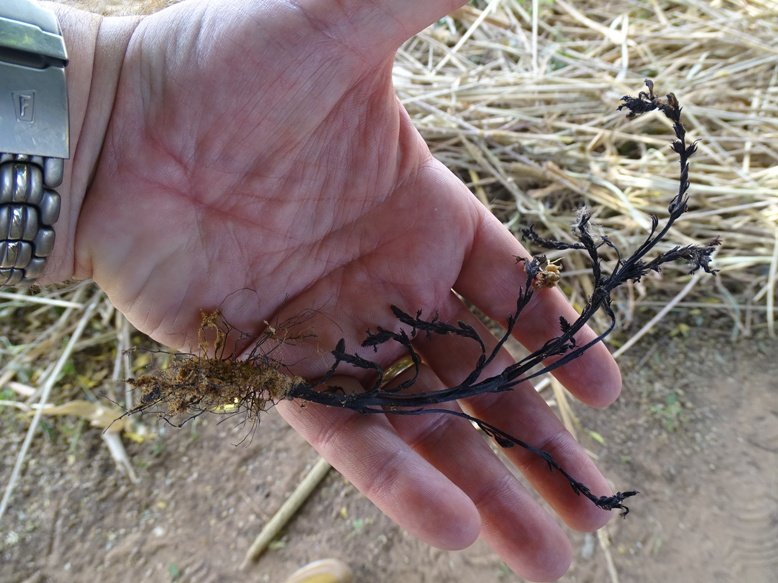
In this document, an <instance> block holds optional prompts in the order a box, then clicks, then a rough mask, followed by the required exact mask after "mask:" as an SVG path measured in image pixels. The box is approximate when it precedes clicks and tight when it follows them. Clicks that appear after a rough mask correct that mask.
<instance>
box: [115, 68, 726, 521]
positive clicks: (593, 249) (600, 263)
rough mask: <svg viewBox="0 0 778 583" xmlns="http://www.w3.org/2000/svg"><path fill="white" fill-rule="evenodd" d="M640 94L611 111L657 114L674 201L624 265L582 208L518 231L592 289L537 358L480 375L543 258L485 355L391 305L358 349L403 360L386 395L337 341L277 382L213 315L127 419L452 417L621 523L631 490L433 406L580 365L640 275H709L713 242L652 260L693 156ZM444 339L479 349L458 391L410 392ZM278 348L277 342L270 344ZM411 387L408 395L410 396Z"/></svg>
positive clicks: (648, 95)
mask: <svg viewBox="0 0 778 583" xmlns="http://www.w3.org/2000/svg"><path fill="white" fill-rule="evenodd" d="M646 87H647V89H648V91H641V92H640V93H639V94H638V96H637V97H630V96H624V97H623V98H622V104H621V105H620V106H619V108H618V109H619V110H622V109H627V110H628V116H627V117H628V118H635V117H637V116H639V115H643V114H645V113H648V112H651V111H655V110H659V111H661V112H662V113H663V114H664V115H665V116H666V117H667V118H668V119H670V121H671V122H672V124H673V130H674V132H675V137H676V139H675V140H674V141H673V143H672V146H671V147H672V150H673V151H674V152H675V153H676V154H677V155H678V157H679V161H680V181H679V188H678V192H677V194H676V195H675V196H674V197H673V199H672V200H671V201H670V203H669V205H668V218H667V219H666V220H665V222H664V224H663V225H662V226H661V227H660V221H659V219H658V218H657V217H655V216H654V217H652V220H651V228H650V231H649V233H648V235H647V236H646V237H645V239H644V240H643V242H642V244H641V245H639V247H638V248H637V249H636V250H635V251H634V252H633V253H631V254H630V255H628V256H625V255H624V254H623V253H622V252H621V251H620V249H619V248H618V247H617V246H616V245H615V244H614V243H613V241H611V240H610V239H609V238H608V237H606V236H597V237H595V236H594V235H593V234H592V224H591V219H592V214H591V212H590V211H589V210H588V209H582V210H581V211H580V212H579V213H578V216H577V219H576V222H575V224H574V226H573V232H574V235H575V239H576V240H575V242H572V243H569V242H562V241H556V240H551V239H546V238H544V237H542V236H540V235H539V234H538V233H536V232H535V230H534V228H533V227H532V226H530V227H528V228H526V229H524V231H523V234H524V237H525V238H526V239H527V240H528V241H530V242H531V243H532V244H534V245H536V246H539V247H543V248H546V249H554V250H575V251H582V252H584V253H585V254H586V255H587V256H588V258H589V262H590V269H591V278H592V289H593V292H592V293H591V295H590V297H589V298H588V300H587V301H586V304H585V306H584V308H583V309H582V311H581V313H580V315H579V316H578V318H576V319H575V321H573V322H570V321H568V320H566V319H565V318H562V317H560V318H559V334H558V335H557V336H555V337H554V338H551V339H550V340H548V341H547V342H546V343H545V344H544V345H543V346H542V347H541V348H540V349H538V350H536V351H534V352H533V353H531V354H529V355H527V356H525V357H524V358H522V359H521V360H519V361H518V362H516V363H514V364H511V365H510V366H508V367H507V368H505V369H504V370H502V371H501V372H500V373H499V374H495V375H492V376H486V373H485V371H486V370H487V367H488V366H489V365H490V364H491V363H492V362H493V361H494V360H495V358H496V357H497V355H498V353H499V352H500V350H502V348H503V346H504V345H505V343H506V342H507V341H508V339H509V338H510V337H511V335H512V332H513V330H514V328H515V326H516V324H517V322H518V321H519V320H520V318H521V315H522V313H523V311H524V310H525V309H526V307H527V306H528V305H529V303H530V301H531V300H532V297H533V295H534V293H535V292H536V290H538V289H540V288H545V287H552V286H554V285H556V283H557V282H558V281H559V277H560V269H559V267H558V266H557V265H555V264H554V263H552V262H549V261H547V260H546V258H545V257H544V256H542V255H539V256H537V257H534V258H521V257H519V258H516V262H517V264H520V265H521V266H522V268H523V270H524V272H525V274H526V279H525V281H524V283H523V285H522V286H521V287H520V289H518V290H517V299H516V304H515V308H514V311H513V313H512V314H510V315H509V316H508V317H507V323H506V326H505V329H504V332H503V334H502V336H501V337H500V338H499V339H498V342H497V344H496V345H495V346H494V348H492V349H491V350H487V348H486V345H485V343H484V341H483V340H482V339H481V337H480V336H479V335H478V333H477V332H476V331H475V329H474V328H472V327H471V326H469V325H468V324H466V323H464V322H461V321H460V322H457V323H456V324H452V323H447V322H442V321H440V320H439V319H438V318H437V316H435V315H433V316H432V317H430V318H424V317H423V316H422V312H421V311H418V312H416V313H415V314H411V313H408V312H406V311H405V310H403V309H401V308H400V307H398V306H394V305H393V306H391V310H392V313H393V314H394V316H395V317H396V319H397V320H398V322H399V323H400V324H402V325H403V326H404V327H403V328H401V329H400V331H399V332H395V331H392V330H387V329H384V328H380V327H379V328H377V329H376V330H375V331H372V332H368V334H367V337H366V338H365V340H364V341H363V342H362V344H361V348H363V349H364V348H368V349H373V350H374V351H377V349H378V347H379V346H381V345H384V344H389V343H396V344H399V345H400V346H402V347H403V349H404V350H405V352H406V357H407V358H408V359H409V360H410V361H411V362H412V365H413V369H414V371H415V374H413V375H412V376H411V377H410V378H408V379H406V380H404V381H403V382H402V383H400V384H398V385H396V386H393V387H392V388H386V387H385V386H384V377H385V369H384V368H383V366H382V365H381V364H380V363H378V362H375V361H373V360H370V359H368V358H365V357H364V356H361V355H360V354H357V353H356V352H351V351H349V350H347V347H346V342H345V340H342V339H341V340H340V341H339V342H338V343H337V345H336V347H335V349H334V350H333V351H332V355H333V357H334V359H335V360H334V363H333V364H332V366H331V367H330V369H329V370H328V371H327V373H326V374H325V375H324V376H323V377H322V378H321V379H318V380H316V381H308V380H305V379H302V378H299V377H291V376H288V375H286V374H285V373H284V371H283V366H282V364H281V363H279V362H276V361H274V360H273V359H272V358H270V356H269V354H268V353H267V352H263V351H262V350H261V349H260V346H262V344H263V343H264V342H266V341H267V340H269V339H271V338H272V337H273V336H274V335H275V333H276V330H274V329H272V328H270V327H269V328H270V331H269V332H266V333H265V334H264V335H263V336H262V337H261V338H260V340H259V341H258V342H257V343H256V345H254V348H253V349H252V350H251V352H250V354H249V355H248V357H247V358H238V354H237V353H236V352H235V351H233V350H230V349H228V348H227V347H228V346H234V343H233V342H231V341H229V336H230V334H231V333H232V332H234V329H233V328H232V327H230V326H229V324H227V323H226V322H225V320H224V319H223V318H222V316H221V314H220V313H219V312H209V313H204V314H203V321H202V327H201V338H200V347H199V348H200V354H199V355H177V357H176V358H175V359H174V361H173V363H172V364H171V366H169V367H168V368H167V369H166V370H164V371H161V372H155V373H151V374H147V375H143V376H141V377H139V378H137V379H133V380H131V381H130V382H132V383H133V384H134V385H135V386H136V387H138V388H139V389H140V391H141V405H140V406H139V407H137V408H136V409H134V410H133V411H131V412H130V413H134V412H138V411H144V410H147V409H149V408H150V407H152V406H155V405H162V406H163V407H164V412H163V413H162V415H163V417H164V418H165V419H169V417H171V416H176V415H179V414H186V415H189V418H191V417H194V416H197V415H200V414H202V413H203V412H206V411H218V410H223V407H224V406H225V404H227V405H230V406H231V407H232V409H233V410H238V411H242V412H245V413H247V414H248V416H249V417H257V416H259V415H260V413H261V412H262V411H265V410H266V409H267V408H268V407H270V406H272V405H273V404H274V403H275V402H277V401H279V400H281V399H295V400H298V401H307V402H312V403H318V404H322V405H327V406H331V407H340V408H345V409H350V410H353V411H356V412H358V413H361V414H374V413H380V414H391V415H428V414H441V415H453V416H456V417H460V418H462V419H466V420H468V421H470V422H472V423H474V424H475V425H477V426H478V427H479V428H480V429H481V430H482V431H484V433H486V434H487V435H489V436H490V437H492V438H494V439H495V441H496V442H497V443H498V444H499V445H500V446H501V447H515V446H519V447H522V448H525V449H527V450H528V451H530V452H532V453H533V454H535V455H538V456H540V457H541V458H542V459H544V460H545V461H546V463H547V464H548V467H549V469H552V470H556V471H558V472H559V473H560V474H561V475H562V476H564V478H565V479H566V480H567V481H568V483H569V484H570V486H571V487H572V488H573V490H574V491H575V492H576V493H577V494H581V495H584V496H585V497H587V498H588V499H589V500H591V501H592V502H593V503H594V504H595V505H597V506H598V507H600V508H603V509H606V510H613V509H620V510H621V511H622V514H623V515H626V514H627V513H628V512H629V509H628V508H627V507H626V506H625V505H624V504H623V501H624V500H625V499H626V498H628V497H631V496H634V495H636V494H637V492H636V491H632V490H631V491H626V492H617V493H616V494H614V495H613V496H595V495H594V494H592V493H591V491H590V490H589V488H588V487H587V486H586V485H584V484H582V483H581V482H579V481H578V480H576V479H575V478H574V477H573V476H571V475H570V474H568V473H567V471H566V470H565V469H564V468H562V467H561V466H560V465H559V464H558V463H557V462H556V461H555V460H554V458H553V457H552V456H551V455H550V454H549V453H548V452H546V451H543V450H541V449H538V448H536V447H534V446H532V445H531V444H529V443H527V442H525V441H523V440H521V439H519V438H517V437H514V436H511V435H509V434H507V433H505V432H504V431H502V430H501V429H499V428H498V427H495V426H494V425H491V424H489V423H487V422H485V421H483V420H481V419H478V418H476V417H474V416H472V415H468V414H466V413H463V412H461V411H456V410H450V409H443V408H439V407H436V405H440V404H442V403H447V402H450V401H455V400H459V399H466V398H469V397H474V396H476V395H480V394H484V393H495V392H503V391H508V390H511V389H513V388H514V387H516V386H517V385H519V384H520V383H523V382H525V381H529V380H531V379H533V378H536V377H538V376H540V375H543V374H546V373H548V372H551V371H553V370H555V369H557V368H559V367H561V366H563V365H565V364H567V363H569V362H570V361H572V360H574V359H575V358H578V357H579V356H581V355H582V354H583V353H584V352H585V351H586V350H588V349H589V348H591V347H592V346H594V345H595V344H596V343H598V342H600V341H601V340H602V339H603V338H604V337H605V336H607V335H608V334H609V333H610V332H611V331H612V330H613V328H614V327H615V324H616V316H615V313H614V311H613V309H612V307H611V302H612V298H611V294H612V293H613V291H614V290H615V289H616V288H618V287H619V286H621V285H623V284H625V283H627V282H637V281H640V279H641V278H642V277H643V276H645V275H646V274H647V273H649V272H651V271H654V272H658V271H660V270H661V268H662V267H663V266H664V265H665V264H667V263H670V262H676V261H685V262H687V263H688V264H689V265H690V267H691V272H692V273H693V272H695V271H697V270H699V269H703V270H704V271H705V272H707V273H715V270H713V269H712V267H711V257H712V254H713V252H714V251H715V249H716V247H717V246H718V245H719V244H720V241H719V240H718V239H714V240H712V241H710V242H708V243H707V244H705V245H686V246H683V247H681V246H676V247H673V248H671V249H670V250H668V251H665V252H656V253H655V255H654V256H653V257H652V258H649V257H648V256H649V254H650V253H652V252H655V251H656V247H657V245H658V244H659V243H660V242H662V241H663V240H664V239H665V237H666V236H667V234H668V232H669V230H670V228H671V227H672V226H673V224H674V223H675V222H676V221H677V220H678V219H679V218H680V217H681V216H682V215H683V214H684V213H685V212H686V211H687V210H688V189H689V159H690V158H691V157H692V156H693V155H694V153H695V152H696V144H695V143H691V144H689V143H687V141H686V130H685V128H684V126H683V124H682V122H681V109H682V108H681V106H680V104H679V103H678V100H677V99H676V97H675V96H674V95H673V94H672V93H670V94H668V95H666V96H664V97H658V96H656V95H655V94H654V86H653V83H652V82H651V81H650V80H646ZM605 250H607V251H608V252H609V253H615V255H616V257H617V259H616V261H615V265H614V266H613V268H612V269H608V268H607V267H606V265H607V262H606V261H605V260H604V257H603V256H602V255H601V251H605ZM597 313H603V314H605V315H606V316H607V318H608V320H609V322H610V323H609V325H608V326H607V328H606V329H605V331H604V332H602V333H601V334H599V335H598V336H597V337H596V338H595V339H594V340H592V341H590V342H588V343H586V344H583V345H578V344H577V343H576V340H575V335H576V334H577V333H578V332H579V331H580V330H581V329H582V328H583V327H584V326H585V325H586V324H587V323H588V322H589V321H590V320H591V319H592V318H593V317H594V316H595V314H597ZM419 333H423V334H426V335H439V336H447V335H453V336H457V337H460V338H462V339H463V341H467V342H472V343H474V344H475V345H477V346H478V347H479V349H480V355H479V356H478V357H477V358H476V360H475V362H474V364H473V367H472V371H471V372H470V373H469V374H468V375H467V378H465V379H464V380H462V381H461V382H460V383H459V384H457V385H455V386H451V387H447V388H444V389H441V390H435V391H424V392H419V391H413V392H410V391H408V390H407V389H410V388H411V387H414V385H415V383H416V380H417V378H418V372H419V366H420V365H421V362H422V359H421V357H420V355H419V354H418V353H417V352H416V350H415V348H414V346H413V340H414V338H415V337H416V336H417V335H418V334H419ZM275 340H276V341H279V339H275ZM342 365H347V366H352V367H355V368H358V369H362V370H366V371H370V372H372V373H374V380H373V382H372V385H371V386H370V387H368V388H367V389H366V390H365V392H363V393H347V392H344V391H343V390H342V389H341V387H339V386H337V385H336V384H335V383H333V382H331V381H332V379H333V377H335V376H336V375H338V374H341V372H340V368H341V366H342ZM414 388H415V387H414Z"/></svg>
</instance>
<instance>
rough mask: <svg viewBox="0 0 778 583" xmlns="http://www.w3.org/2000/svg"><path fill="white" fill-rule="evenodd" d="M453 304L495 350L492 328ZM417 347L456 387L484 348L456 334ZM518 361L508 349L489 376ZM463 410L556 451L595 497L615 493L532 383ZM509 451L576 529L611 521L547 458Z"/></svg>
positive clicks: (456, 315) (423, 341)
mask: <svg viewBox="0 0 778 583" xmlns="http://www.w3.org/2000/svg"><path fill="white" fill-rule="evenodd" d="M450 303H451V304H453V306H449V310H448V312H449V314H451V315H453V316H454V318H455V319H457V320H462V321H464V322H466V323H467V324H469V325H471V326H472V327H473V328H475V330H476V331H477V332H478V334H479V336H480V337H481V338H482V339H483V340H484V342H485V343H486V344H487V350H489V349H491V347H492V346H494V345H495V343H496V339H495V338H494V337H493V336H492V335H491V334H490V333H489V331H488V330H487V329H486V327H485V326H484V325H483V324H482V323H481V322H480V321H479V320H478V319H477V318H475V317H474V316H473V315H472V314H471V313H470V312H469V311H468V310H467V308H466V307H465V306H463V305H462V304H461V302H459V300H458V299H456V298H453V297H452V299H451V302H450ZM457 310H458V313H457ZM417 345H418V349H419V352H421V353H422V354H423V356H424V359H425V360H426V361H427V362H428V363H429V365H430V366H431V367H432V369H433V370H435V371H436V373H437V374H438V376H439V377H440V378H441V380H442V381H443V382H444V383H446V385H447V386H454V385H456V384H457V383H460V382H461V381H462V380H463V379H464V378H465V377H467V376H468V375H469V374H470V372H471V371H472V370H473V367H474V366H475V363H476V361H477V358H478V356H479V355H480V349H478V347H477V345H476V344H475V343H474V342H468V341H467V340H465V339H463V338H456V337H451V336H445V337H440V336H436V337H429V338H423V337H421V338H420V339H419V341H418V342H417ZM512 362H513V359H512V358H511V357H510V355H509V354H507V352H505V351H503V352H501V353H500V355H499V356H498V358H497V359H496V360H495V362H494V363H493V364H492V365H491V366H490V369H489V370H488V371H487V374H496V373H498V372H500V371H501V370H503V369H504V368H505V367H506V366H508V365H510V364H512ZM463 408H464V409H465V410H466V411H467V412H468V413H470V414H472V415H473V416H475V417H477V418H478V419H482V420H483V421H486V422H487V423H490V424H492V425H494V426H496V427H498V428H499V429H501V430H502V431H505V432H506V433H508V434H510V435H512V436H514V437H517V438H519V439H521V440H523V441H525V442H527V443H529V444H530V445H532V446H533V447H536V448H538V449H541V450H544V451H546V452H548V453H550V454H551V455H552V457H553V458H554V459H555V460H556V462H557V463H558V464H559V465H560V466H561V467H562V468H564V469H565V470H566V471H567V472H568V473H569V474H571V475H572V476H573V477H574V478H575V479H577V480H578V481H580V482H583V483H584V484H585V485H586V486H588V487H589V488H590V489H591V491H592V492H593V493H594V494H595V495H597V496H600V495H610V494H612V492H611V491H610V488H609V487H608V483H607V481H606V480H605V478H604V477H603V476H602V474H601V473H600V472H599V470H597V468H596V466H595V465H594V463H593V462H592V461H591V459H590V458H589V456H588V455H587V454H586V451H585V450H584V449H583V448H582V447H581V446H580V445H579V444H578V443H577V442H576V441H575V439H574V438H573V437H572V435H570V433H569V432H568V431H567V430H566V429H565V428H564V425H563V424H562V423H561V422H560V421H559V419H558V418H557V416H556V415H555V414H554V412H553V411H552V410H551V409H550V408H549V407H548V405H547V404H546V402H545V401H544V399H543V398H542V397H541V396H540V395H539V394H538V393H537V391H536V390H535V389H534V387H532V385H531V384H530V383H522V384H521V385H518V386H516V387H515V388H513V389H512V390H510V391H507V392H502V393H490V394H485V395H479V396H478V397H474V398H471V399H468V400H467V402H466V403H464V404H463ZM505 454H506V456H507V457H508V459H510V460H511V461H512V462H513V463H514V464H515V465H516V467H518V468H519V469H520V470H521V471H522V473H523V474H524V475H525V476H526V478H527V480H528V481H529V482H530V483H531V484H532V485H533V486H534V487H535V489H536V490H537V491H538V492H539V493H540V494H541V495H542V496H543V497H544V498H545V499H546V501H547V502H548V503H549V504H550V505H551V506H552V508H554V510H555V511H556V512H557V513H558V514H559V515H560V517H561V518H562V519H563V520H564V521H565V522H566V523H567V524H568V525H569V526H571V527H572V528H575V529H578V530H593V529H596V528H599V527H600V526H602V525H603V524H605V523H606V522H607V521H608V519H609V517H610V514H609V513H608V512H607V511H604V510H601V509H599V508H597V507H596V506H595V505H594V504H593V503H592V502H591V501H590V500H588V499H586V498H585V497H583V496H578V495H576V493H575V492H574V491H573V489H572V488H571V487H570V484H569V483H568V482H567V480H566V479H565V478H564V476H562V474H561V473H559V472H556V471H549V467H548V465H547V463H546V462H545V460H544V459H543V458H541V457H540V456H538V455H537V454H534V453H532V452H530V451H528V450H526V449H524V448H521V447H518V446H516V447H512V448H509V449H506V450H505Z"/></svg>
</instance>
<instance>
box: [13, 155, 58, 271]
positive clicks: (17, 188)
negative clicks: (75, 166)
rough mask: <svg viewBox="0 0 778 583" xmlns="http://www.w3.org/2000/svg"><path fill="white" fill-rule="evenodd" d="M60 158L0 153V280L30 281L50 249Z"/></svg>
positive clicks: (52, 238)
mask: <svg viewBox="0 0 778 583" xmlns="http://www.w3.org/2000/svg"><path fill="white" fill-rule="evenodd" d="M63 169H64V161H63V160H62V159H59V158H43V157H41V156H27V155H24V154H4V153H0V285H24V284H31V283H34V282H35V280H36V279H37V278H38V277H39V276H40V275H41V272H42V271H43V268H44V267H45V265H46V258H47V257H48V256H49V254H50V253H51V251H52V249H53V248H54V229H53V228H52V226H53V225H54V223H55V222H56V221H57V218H59V209H60V197H59V194H57V192H56V191H54V190H53V189H54V188H56V187H57V186H59V185H60V183H61V182H62V174H63Z"/></svg>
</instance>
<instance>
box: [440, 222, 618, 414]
mask: <svg viewBox="0 0 778 583" xmlns="http://www.w3.org/2000/svg"><path fill="white" fill-rule="evenodd" d="M479 212H480V213H481V215H482V222H481V224H480V228H479V229H478V232H477V233H476V237H475V239H474V241H473V246H472V248H471V250H470V253H469V254H468V256H467V257H466V258H465V262H464V264H463V267H462V271H461V272H460V275H459V278H458V279H457V282H456V284H455V286H454V289H456V290H457V291H458V292H459V293H461V294H462V295H463V296H464V297H465V298H467V299H468V300H469V301H471V302H473V303H474V304H475V305H476V306H478V307H479V308H480V309H482V310H483V311H484V312H485V313H487V314H488V315H489V316H490V317H492V318H494V319H495V320H497V321H498V322H502V323H505V321H506V318H507V316H508V315H509V314H511V313H513V312H514V311H515V309H516V298H517V296H518V291H519V289H520V287H521V286H522V285H523V283H524V281H525V277H526V276H525V274H524V271H523V269H522V268H521V264H518V265H514V264H515V259H514V257H516V256H519V257H529V253H528V252H527V250H526V249H524V247H523V246H522V245H521V244H520V243H519V242H518V241H517V240H516V238H515V237H514V236H513V235H512V234H511V233H510V232H509V231H508V230H507V229H506V228H505V227H503V226H502V225H501V224H500V222H499V221H498V220H497V219H496V218H495V217H494V216H492V215H491V214H489V213H488V212H487V211H486V209H482V210H480V211H479ZM560 316H562V317H564V318H565V319H566V320H567V321H569V322H573V321H574V320H575V319H576V318H577V317H578V314H577V313H576V311H575V309H574V308H573V307H572V306H571V305H570V304H569V303H568V302H567V300H566V299H565V298H564V296H563V295H562V293H561V292H560V291H559V290H557V289H541V290H538V291H537V292H536V293H535V294H534V296H533V298H532V300H531V301H530V303H529V305H528V306H527V307H526V308H525V310H524V311H523V312H522V314H521V317H520V318H519V321H518V323H517V324H516V327H515V333H514V336H515V337H516V338H517V339H518V340H519V341H520V342H521V343H522V344H524V345H525V346H526V347H527V348H529V349H530V350H531V351H535V350H538V349H539V348H541V347H542V346H543V344H545V342H546V341H547V340H549V339H550V338H552V337H554V336H558V335H559V334H560V329H559V317H560ZM594 338H596V334H595V333H594V331H593V330H592V329H591V328H589V327H588V326H587V327H585V328H584V329H582V330H581V331H580V332H579V333H578V334H576V341H577V344H578V346H583V345H584V344H586V343H587V342H590V341H591V340H593V339H594ZM554 376H556V377H557V378H558V379H559V380H560V381H561V382H562V384H564V385H565V386H566V387H567V388H568V389H569V390H570V391H571V392H572V393H573V394H575V395H576V397H578V398H579V399H581V400H582V401H583V402H585V403H586V404H588V405H591V406H594V407H605V406H607V405H609V404H610V403H612V402H613V401H614V400H615V399H616V398H617V397H618V395H619V392H620V390H621V375H620V374H619V369H618V366H617V365H616V362H615V361H614V360H613V358H612V357H611V355H610V353H609V352H608V349H607V347H606V346H605V345H604V344H603V343H598V344H596V345H595V346H593V347H591V348H590V349H589V350H587V351H586V352H585V353H584V354H583V355H582V356H581V357H579V358H577V359H575V360H573V361H571V362H570V363H568V364H566V365H565V366H562V367H560V368H558V369H556V370H555V371H554Z"/></svg>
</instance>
